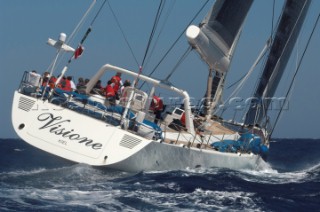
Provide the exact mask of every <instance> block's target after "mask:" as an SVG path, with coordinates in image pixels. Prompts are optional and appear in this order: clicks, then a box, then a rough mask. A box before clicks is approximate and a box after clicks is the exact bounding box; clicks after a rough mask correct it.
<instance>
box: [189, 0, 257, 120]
mask: <svg viewBox="0 0 320 212" xmlns="http://www.w3.org/2000/svg"><path fill="white" fill-rule="evenodd" d="M252 2H253V0H237V1H234V0H217V1H216V2H215V4H214V5H213V7H212V9H211V10H210V11H209V13H208V15H207V16H206V17H205V19H204V20H203V21H202V22H201V24H200V25H199V26H194V25H191V26H189V27H188V29H187V31H186V36H187V38H188V41H189V43H190V45H191V46H192V47H193V48H194V49H195V50H196V51H197V52H198V53H199V55H200V56H201V58H202V60H203V61H205V62H206V63H207V64H208V67H209V74H208V81H207V91H206V95H205V97H206V118H207V120H209V119H210V118H211V115H212V113H213V112H214V110H215V108H216V107H217V105H218V103H219V102H220V100H221V97H222V89H223V85H224V79H225V76H226V73H227V71H228V70H229V65H230V61H231V58H232V54H233V52H234V49H235V46H236V44H237V41H238V38H239V35H240V31H241V28H242V25H243V22H244V19H245V17H246V15H247V13H248V11H249V9H250V7H251V4H252Z"/></svg>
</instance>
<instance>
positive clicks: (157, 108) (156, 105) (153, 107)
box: [150, 96, 163, 124]
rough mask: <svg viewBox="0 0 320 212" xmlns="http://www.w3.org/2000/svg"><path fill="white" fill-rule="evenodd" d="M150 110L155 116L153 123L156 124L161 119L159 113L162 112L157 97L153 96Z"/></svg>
mask: <svg viewBox="0 0 320 212" xmlns="http://www.w3.org/2000/svg"><path fill="white" fill-rule="evenodd" d="M150 110H152V111H153V113H154V114H155V115H156V118H155V120H154V123H156V124H157V123H158V121H159V120H160V119H161V113H162V112H163V101H162V99H161V98H160V97H158V96H153V99H152V102H151V105H150Z"/></svg>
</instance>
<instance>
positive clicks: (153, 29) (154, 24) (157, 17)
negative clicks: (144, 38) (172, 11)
mask: <svg viewBox="0 0 320 212" xmlns="http://www.w3.org/2000/svg"><path fill="white" fill-rule="evenodd" d="M163 8H164V3H163V0H161V1H160V4H159V7H158V11H157V14H156V17H155V19H154V23H153V27H152V30H151V34H150V36H149V40H148V44H147V47H146V50H145V53H144V56H143V60H142V63H141V66H142V67H143V66H144V62H145V60H146V57H147V55H148V51H149V49H150V45H151V42H152V39H153V36H154V34H155V32H156V29H157V26H158V23H159V19H160V16H161V14H162V11H163Z"/></svg>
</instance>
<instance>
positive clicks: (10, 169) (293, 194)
mask: <svg viewBox="0 0 320 212" xmlns="http://www.w3.org/2000/svg"><path fill="white" fill-rule="evenodd" d="M0 211H320V139H318V140H317V139H275V141H273V142H272V143H271V150H270V155H269V158H268V166H266V167H265V169H263V170H259V171H249V170H242V171H235V170H229V169H221V168H208V169H204V168H201V169H186V170H177V171H161V172H140V173H126V172H122V171H115V170H109V169H105V168H94V167H91V166H87V165H84V164H75V163H72V162H69V161H66V160H63V159H61V158H58V157H55V156H52V155H49V154H47V153H45V152H42V151H40V150H37V149H36V148H34V147H31V146H30V145H28V144H27V143H25V142H23V141H22V140H19V139H0Z"/></svg>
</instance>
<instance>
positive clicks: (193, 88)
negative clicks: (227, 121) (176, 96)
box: [0, 0, 320, 138]
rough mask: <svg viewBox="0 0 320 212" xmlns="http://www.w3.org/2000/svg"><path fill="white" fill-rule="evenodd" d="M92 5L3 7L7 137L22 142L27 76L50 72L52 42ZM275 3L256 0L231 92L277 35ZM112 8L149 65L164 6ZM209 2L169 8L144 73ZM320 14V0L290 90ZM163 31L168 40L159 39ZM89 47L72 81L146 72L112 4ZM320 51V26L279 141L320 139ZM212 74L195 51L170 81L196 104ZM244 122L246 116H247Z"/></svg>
mask: <svg viewBox="0 0 320 212" xmlns="http://www.w3.org/2000/svg"><path fill="white" fill-rule="evenodd" d="M91 2H92V1H89V0H82V1H79V0H68V1H65V0H29V1H24V0H0V27H1V30H0V46H1V50H0V64H1V75H2V77H0V85H1V103H2V104H1V110H0V116H1V127H0V138H17V135H16V133H15V132H14V129H13V128H12V124H11V104H12V99H13V93H14V91H15V90H16V89H17V88H18V86H19V83H20V81H21V78H22V75H23V73H24V71H30V70H33V69H35V70H37V71H38V72H39V73H43V72H44V71H46V70H47V68H48V67H49V65H50V63H51V62H52V60H53V58H54V55H55V49H54V48H52V47H50V46H48V45H47V44H46V41H47V39H48V38H49V37H50V38H53V39H57V38H58V36H59V34H60V33H61V32H64V33H66V34H67V35H70V34H71V33H72V31H73V29H74V28H75V26H76V25H77V24H78V23H79V21H80V19H81V18H82V16H83V14H84V13H85V11H86V10H87V8H88V7H89V5H90V4H91ZM273 2H274V1H271V0H270V1H265V0H256V1H255V2H254V3H253V5H252V7H251V10H250V12H249V14H248V16H247V19H246V22H245V25H244V27H243V32H242V34H241V37H240V40H239V43H238V46H237V48H236V51H235V54H234V56H233V60H232V63H231V68H230V71H229V73H228V76H227V80H226V86H225V87H226V88H227V87H228V86H229V85H231V84H232V83H233V82H235V81H237V80H238V79H239V78H240V77H241V76H243V75H244V74H245V73H246V72H247V71H248V70H249V69H250V67H251V65H252V64H253V62H254V61H255V59H256V58H257V56H258V54H259V53H260V51H261V50H262V48H263V46H264V45H265V42H266V40H267V39H268V36H270V32H271V26H272V8H273V4H272V3H273ZM101 3H102V1H99V0H98V1H97V3H96V6H95V8H94V9H93V11H92V13H90V14H89V16H88V20H87V21H86V22H85V23H84V25H83V27H82V28H81V29H80V30H79V32H78V33H77V34H76V36H75V37H74V39H73V40H72V41H71V42H70V45H71V46H73V47H76V46H77V44H78V43H79V41H80V40H81V38H82V36H83V35H84V32H85V31H86V29H87V28H88V26H89V24H90V22H91V21H92V20H93V18H94V16H95V14H96V13H97V11H98V9H99V7H100V5H101ZM109 3H110V5H111V6H112V9H113V11H114V12H115V14H116V16H117V19H118V22H119V23H120V25H121V28H122V30H123V32H124V34H125V36H126V39H127V41H128V43H129V44H130V46H131V48H132V51H133V52H134V55H135V57H136V59H137V61H138V64H141V63H142V60H143V56H144V53H145V50H146V46H147V43H148V39H149V35H150V33H151V30H152V26H153V20H154V17H155V14H156V12H157V8H158V5H159V1H150V0H130V1H125V0H109ZM204 3H205V1H204V0H198V1H195V0H176V1H174V0H171V1H170V0H169V1H167V2H166V7H165V8H167V9H165V10H164V13H163V17H162V19H161V21H160V22H159V28H158V31H157V34H156V36H155V37H154V43H156V45H155V47H154V48H153V46H152V48H151V49H150V51H151V50H152V55H151V57H150V58H147V59H148V60H147V63H146V64H145V66H144V69H143V73H145V74H148V73H150V72H151V70H153V68H154V67H155V66H156V64H157V63H158V62H159V61H160V59H161V58H162V56H163V55H164V54H165V52H166V51H167V50H168V49H169V48H170V47H171V45H172V44H173V42H174V41H175V40H176V39H177V38H178V36H179V35H180V33H181V32H182V31H183V30H184V29H185V28H186V26H187V24H188V23H189V22H190V20H191V19H192V17H193V16H194V15H195V14H196V13H197V12H198V10H199V9H200V8H201V6H202V5H203V4H204ZM213 3H214V1H213V0H212V1H209V3H208V4H207V5H206V6H205V8H204V10H203V11H202V12H201V13H200V14H199V16H198V17H197V18H196V19H195V20H194V21H193V24H195V25H197V24H199V23H200V21H201V20H202V19H203V17H204V16H205V15H206V13H207V12H208V10H209V8H210V7H211V5H212V4H213ZM170 6H172V10H169V9H168V8H171V7H170ZM275 6H276V8H278V9H276V10H275V14H276V15H277V14H279V11H280V10H281V6H282V1H276V5H275ZM279 8H280V9H279ZM170 11H171V12H170ZM319 12H320V1H317V0H314V1H313V2H312V4H311V7H310V9H309V13H308V16H307V18H306V21H305V25H304V27H303V29H302V31H301V37H300V38H299V40H298V45H297V48H295V51H294V53H293V55H294V56H293V57H292V58H293V59H291V60H290V61H289V64H288V66H287V69H288V70H286V73H285V74H284V77H283V80H282V81H283V84H284V85H285V84H288V83H289V82H290V76H292V73H293V72H294V70H295V67H296V64H297V56H299V55H301V54H302V51H303V49H304V45H305V44H306V40H307V39H308V37H309V35H310V33H311V30H312V27H313V25H314V23H315V20H316V18H317V16H318V15H319ZM166 17H167V19H166ZM165 20H167V21H165ZM160 29H161V30H160ZM159 32H161V34H160V36H159V37H158V34H159ZM155 40H156V41H157V42H155ZM154 43H153V45H154ZM84 47H85V51H84V53H83V55H82V56H81V57H80V58H79V59H77V60H75V61H73V62H72V64H71V66H70V68H69V71H68V73H67V75H72V76H74V77H75V78H76V79H77V78H78V77H84V78H90V77H91V76H93V75H94V74H95V72H96V71H97V70H98V69H99V68H100V67H101V66H102V65H104V64H106V63H109V64H113V65H116V66H120V67H123V68H127V69H130V70H136V71H138V64H137V63H136V61H135V59H134V57H133V56H132V54H131V53H130V50H129V48H128V46H127V44H126V42H125V39H124V38H123V36H122V34H121V31H120V30H119V28H118V26H117V24H116V21H115V19H114V17H113V15H112V13H111V10H110V8H109V6H108V5H105V7H104V8H103V9H102V11H101V13H100V15H99V16H98V17H97V19H96V21H95V22H94V24H93V28H92V32H91V34H90V35H89V36H88V38H87V40H86V41H85V43H84ZM187 47H188V43H187V40H186V37H185V35H183V36H182V37H181V39H180V40H179V41H178V43H177V44H176V45H175V47H174V48H173V50H172V51H171V52H170V53H169V54H168V57H167V58H165V60H164V62H163V63H161V64H160V66H159V68H158V69H157V71H156V72H155V74H154V75H153V76H154V77H156V78H158V79H164V78H165V77H166V76H167V75H168V74H169V73H170V72H171V70H173V67H174V66H175V65H176V63H177V61H178V59H179V57H180V56H181V55H182V54H183V52H184V51H185V49H186V48H187ZM319 49H320V26H318V27H317V28H316V30H315V33H314V37H313V38H312V40H311V43H310V47H309V49H308V50H307V52H306V56H305V59H304V60H303V63H302V66H301V69H300V70H299V74H298V75H297V78H296V81H295V83H294V90H293V93H292V95H291V98H290V100H289V104H288V107H287V108H286V110H285V111H284V113H283V115H282V117H281V119H280V121H279V123H278V125H277V127H276V129H275V131H274V134H273V137H281V138H320V126H319V124H318V120H320V83H319V79H320V71H319V67H320V59H319ZM65 56H66V57H65V59H62V60H61V61H60V63H59V66H58V69H57V72H56V73H55V74H56V75H57V74H59V72H60V70H61V69H62V67H63V66H64V65H65V61H66V59H68V58H69V57H70V55H65ZM207 70H208V68H207V66H206V64H204V63H203V62H202V61H201V60H200V57H199V56H198V55H197V53H196V52H194V51H192V52H191V53H190V54H189V55H188V57H187V58H186V59H185V60H184V61H183V63H182V64H181V65H180V66H179V67H178V68H177V70H176V71H175V72H174V74H173V76H172V77H171V78H170V81H171V82H172V83H173V84H174V85H175V86H177V87H180V88H182V89H185V90H187V91H188V92H189V94H190V96H191V97H194V98H201V97H202V96H203V95H204V92H205V89H206V82H207V81H206V79H207V74H208V71H207ZM259 71H260V69H257V70H255V71H254V73H253V75H252V77H251V78H250V79H249V83H248V86H245V87H244V89H243V90H242V91H241V92H240V94H239V95H240V96H241V98H243V99H245V98H247V97H249V96H250V95H252V92H253V89H254V87H255V85H256V80H255V78H257V77H258V76H259ZM290 74H291V75H290ZM146 89H148V88H146ZM280 90H281V91H280V92H279V93H277V94H276V95H278V96H279V97H281V95H283V94H284V93H285V92H284V90H283V89H282V88H281V86H280ZM231 92H232V89H226V90H225V94H224V98H225V99H226V97H228V95H229V94H230V93H231ZM163 95H165V94H163ZM230 114H233V112H229V116H230ZM236 115H237V116H241V113H239V114H236Z"/></svg>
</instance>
